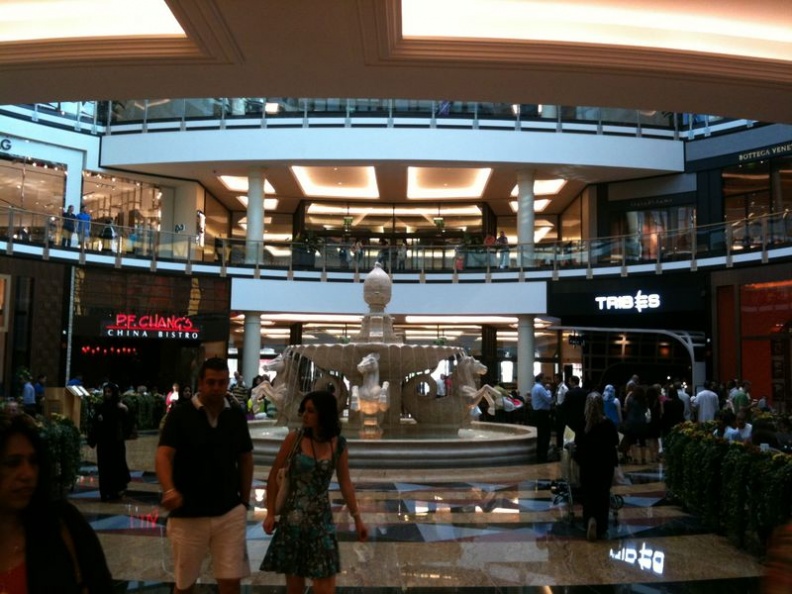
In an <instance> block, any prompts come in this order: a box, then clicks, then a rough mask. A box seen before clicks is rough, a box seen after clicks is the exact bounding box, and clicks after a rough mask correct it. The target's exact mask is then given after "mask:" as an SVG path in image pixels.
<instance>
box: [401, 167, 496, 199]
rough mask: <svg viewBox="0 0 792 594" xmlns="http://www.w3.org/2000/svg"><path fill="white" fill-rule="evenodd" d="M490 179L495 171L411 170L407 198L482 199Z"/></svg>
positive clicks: (475, 169) (439, 168) (461, 168)
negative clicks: (449, 180)
mask: <svg viewBox="0 0 792 594" xmlns="http://www.w3.org/2000/svg"><path fill="white" fill-rule="evenodd" d="M490 175H492V169H491V168H489V167H481V168H463V167H458V168H450V167H408V168H407V198H408V199H410V200H437V199H441V198H481V195H482V194H483V193H484V188H485V187H486V185H487V181H488V180H489V178H490ZM449 178H450V179H451V180H452V181H451V182H450V183H449V182H448V181H447V180H448V179H449Z"/></svg>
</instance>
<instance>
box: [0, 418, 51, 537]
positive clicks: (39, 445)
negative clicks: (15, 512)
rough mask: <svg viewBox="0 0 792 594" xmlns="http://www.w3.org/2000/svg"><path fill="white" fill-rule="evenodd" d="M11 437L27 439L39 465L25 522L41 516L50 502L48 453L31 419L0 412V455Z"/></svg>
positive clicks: (37, 428)
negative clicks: (17, 436)
mask: <svg viewBox="0 0 792 594" xmlns="http://www.w3.org/2000/svg"><path fill="white" fill-rule="evenodd" d="M12 435H22V436H23V437H26V438H27V440H28V441H29V442H30V444H31V445H32V446H33V451H34V452H35V453H36V460H37V461H38V465H39V472H38V481H37V482H36V489H35V491H34V492H33V496H32V497H31V499H30V504H29V505H28V507H27V509H26V510H25V512H24V514H25V517H26V521H27V520H29V519H35V518H36V516H37V514H38V515H41V514H42V512H43V511H44V510H46V509H47V508H48V507H49V505H50V502H51V501H52V493H51V490H50V467H51V463H50V457H49V451H48V450H47V447H46V444H45V443H44V440H43V439H42V437H41V433H40V429H39V427H38V426H37V425H36V423H35V421H34V420H33V419H32V418H31V417H29V416H28V415H25V414H17V415H9V414H7V413H4V412H0V455H2V456H5V450H6V447H7V446H8V440H9V438H10V437H11V436H12Z"/></svg>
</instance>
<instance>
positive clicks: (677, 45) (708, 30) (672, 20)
mask: <svg viewBox="0 0 792 594" xmlns="http://www.w3.org/2000/svg"><path fill="white" fill-rule="evenodd" d="M782 5H783V3H781V2H779V3H778V6H779V7H781V6H782ZM699 6H702V7H703V6H706V5H705V4H700V5H699V4H694V5H693V6H692V7H691V4H690V3H681V2H677V1H676V0H657V1H655V2H652V3H646V2H619V1H617V0H604V1H602V2H589V1H588V0H567V1H566V2H553V3H548V2H542V1H539V0H534V1H521V2H515V1H514V0H433V1H432V2H426V0H401V24H402V30H401V33H402V36H403V37H404V38H405V39H431V40H441V39H464V40H465V41H466V42H475V41H487V42H490V43H491V42H493V41H502V42H513V41H549V42H555V43H569V44H575V45H585V44H590V45H600V46H626V47H640V48H647V47H648V48H655V49H662V50H671V51H679V50H682V51H686V52H696V53H707V54H725V55H730V56H744V57H752V58H763V59H770V60H785V61H792V46H790V44H789V39H790V20H789V14H788V11H787V15H786V16H787V18H783V16H782V15H783V14H784V13H782V12H780V8H779V10H777V11H773V10H748V9H746V10H736V9H735V10H725V9H724V10H719V11H714V10H710V11H705V10H704V9H702V8H699Z"/></svg>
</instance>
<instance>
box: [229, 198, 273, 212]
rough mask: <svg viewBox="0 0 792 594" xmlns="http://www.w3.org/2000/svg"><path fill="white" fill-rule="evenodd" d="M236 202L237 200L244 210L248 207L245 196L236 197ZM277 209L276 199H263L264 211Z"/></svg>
mask: <svg viewBox="0 0 792 594" xmlns="http://www.w3.org/2000/svg"><path fill="white" fill-rule="evenodd" d="M237 200H239V203H240V204H241V205H242V206H244V207H245V208H247V207H248V197H247V196H237ZM277 208H278V199H277V198H264V210H275V209H277Z"/></svg>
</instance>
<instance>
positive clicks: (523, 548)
mask: <svg viewBox="0 0 792 594" xmlns="http://www.w3.org/2000/svg"><path fill="white" fill-rule="evenodd" d="M128 447H129V450H128V456H127V457H128V460H129V463H130V467H132V468H135V469H136V470H135V472H134V477H133V481H132V483H131V484H130V488H129V490H128V491H127V494H126V496H125V497H124V499H123V501H121V502H118V503H103V502H100V501H99V492H98V486H97V478H96V472H95V471H96V469H95V466H93V465H92V460H93V452H92V451H91V450H89V449H88V448H85V450H84V454H85V460H86V463H85V465H84V467H83V472H84V474H85V476H83V477H82V478H81V480H80V481H79V482H78V485H77V486H76V488H75V490H74V492H73V493H72V495H71V499H72V501H73V502H74V503H75V504H76V505H77V506H78V507H80V509H81V510H82V511H83V513H84V514H85V516H86V517H87V518H88V519H89V521H90V522H91V524H92V525H93V527H94V529H95V530H96V531H97V532H98V533H99V535H100V538H101V540H102V543H103V546H104V548H105V553H106V554H107V557H108V561H109V563H110V567H111V570H112V572H113V576H114V577H115V578H116V579H117V580H118V591H119V592H123V591H126V592H151V593H158V594H159V593H165V592H169V591H170V588H171V583H172V571H171V569H172V566H171V563H170V549H169V546H168V541H167V538H166V537H165V535H164V529H165V521H166V518H165V517H164V516H163V513H162V510H161V509H160V508H159V507H158V506H157V502H158V500H159V486H158V484H157V481H156V477H155V476H154V474H153V452H154V447H155V438H154V437H153V436H143V437H141V438H140V439H138V440H136V441H134V442H128ZM267 471H268V469H267V468H258V467H257V468H256V473H255V476H256V479H257V480H256V481H255V483H254V489H253V493H252V494H251V503H253V504H254V509H253V511H251V512H250V516H249V525H248V550H249V553H250V558H251V565H252V568H253V575H252V576H251V577H250V578H249V579H248V580H246V581H245V582H244V584H245V586H244V591H245V592H248V593H256V594H261V593H265V592H267V593H269V592H272V593H275V592H278V593H281V592H285V587H284V586H283V584H284V580H283V577H282V576H280V575H275V574H270V573H263V572H260V571H257V568H258V564H259V563H260V561H261V559H262V558H263V556H264V553H265V551H266V548H267V545H268V542H269V537H268V536H267V535H265V534H264V532H263V530H262V528H261V519H263V509H262V508H261V504H262V501H263V495H264V493H263V488H264V482H263V479H265V478H266V473H267ZM624 471H625V475H626V477H627V478H628V479H629V482H630V484H629V485H622V486H619V487H616V488H614V492H617V493H619V494H620V495H621V496H622V497H623V498H624V507H623V508H622V509H621V510H620V511H619V512H618V517H617V520H616V521H615V522H614V523H612V525H611V526H610V527H609V530H608V538H607V539H606V540H603V541H600V542H595V543H589V542H587V541H586V540H585V535H584V530H583V527H582V522H581V520H580V508H579V506H576V507H573V510H574V512H575V517H574V519H573V520H572V521H571V522H570V518H569V514H568V511H569V508H568V506H567V504H566V503H564V502H563V501H554V499H555V498H554V496H553V493H552V492H551V490H550V486H551V481H552V480H553V479H555V478H558V476H559V475H560V471H559V465H558V464H557V463H550V464H543V465H532V466H531V465H529V466H523V467H517V468H515V467H509V468H499V467H492V468H484V469H473V470H471V469H464V470H451V471H421V472H416V471H406V472H405V471H353V479H354V481H355V484H356V486H357V492H358V499H359V502H360V509H361V511H362V513H363V517H364V519H365V521H366V522H367V523H368V524H369V528H370V532H371V538H370V541H369V542H368V543H358V542H356V541H355V537H354V530H353V525H352V524H351V522H350V518H349V516H348V514H347V513H346V511H345V509H344V508H343V504H342V499H341V496H340V492H339V491H338V489H337V486H336V485H333V490H332V492H331V498H332V502H333V505H334V508H335V509H336V512H337V513H336V516H337V521H338V526H339V540H340V541H341V559H342V565H343V571H342V573H341V574H339V576H338V579H337V582H338V586H339V588H338V591H339V593H342V594H343V593H344V592H347V593H353V592H354V593H363V592H367V593H368V592H371V593H383V594H395V593H397V592H399V593H409V594H419V593H424V592H425V593H430V594H445V593H450V592H465V593H474V592H476V593H478V592H481V593H483V594H489V593H493V594H494V593H499V594H517V593H520V594H523V593H525V594H527V593H531V594H533V593H540V592H541V593H543V594H551V593H556V592H563V593H565V594H566V593H569V594H578V593H579V594H583V593H587V594H588V593H597V592H614V593H627V592H635V593H640V594H677V593H687V592H691V593H697V594H709V593H713V594H714V593H724V594H738V593H739V594H744V593H753V592H759V591H760V583H759V582H760V580H759V577H760V576H761V574H762V570H763V568H762V565H761V563H760V562H759V560H757V559H755V558H754V557H752V556H750V555H748V554H746V553H744V552H742V551H739V550H737V549H735V548H733V547H732V546H731V545H730V544H729V543H728V542H727V541H726V540H725V539H724V538H722V537H719V536H716V535H713V534H710V533H708V532H707V531H706V530H705V529H704V528H703V527H702V526H701V525H700V524H699V522H697V520H696V519H695V518H694V517H692V516H690V515H688V514H686V513H684V512H683V511H681V510H680V509H679V508H678V507H676V506H675V505H673V504H671V503H670V502H668V501H667V500H666V499H665V488H664V484H663V482H662V472H663V469H662V466H661V465H657V464H654V465H646V466H627V467H625V468H624ZM206 569H207V571H206V572H205V577H203V578H202V580H201V581H202V585H201V586H200V587H199V589H198V590H199V591H200V592H214V591H215V589H214V586H213V584H212V580H211V577H210V576H211V571H210V570H209V568H206Z"/></svg>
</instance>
